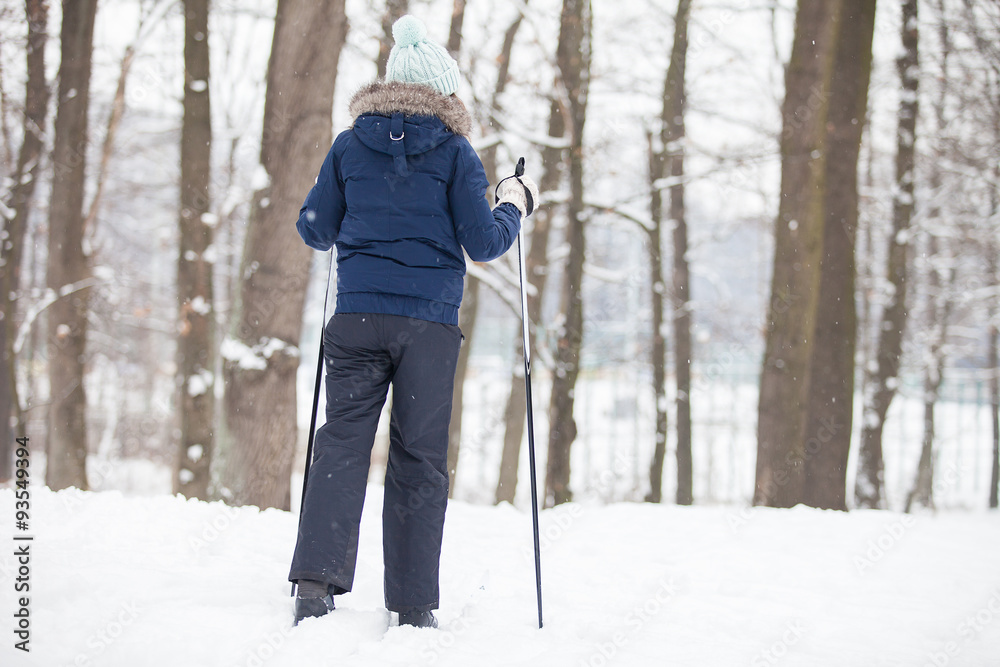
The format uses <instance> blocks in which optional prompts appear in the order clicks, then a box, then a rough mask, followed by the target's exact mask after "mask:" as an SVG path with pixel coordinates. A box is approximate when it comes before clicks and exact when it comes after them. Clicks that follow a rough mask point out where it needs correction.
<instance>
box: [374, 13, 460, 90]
mask: <svg viewBox="0 0 1000 667" xmlns="http://www.w3.org/2000/svg"><path fill="white" fill-rule="evenodd" d="M392 37H393V39H394V40H395V41H396V45H395V46H393V47H392V51H390V52H389V61H388V62H387V63H386V66H385V80H386V81H403V82H406V83H422V84H424V85H425V86H430V87H431V88H433V89H434V90H436V91H438V92H439V93H441V94H442V95H451V94H452V93H454V92H455V91H457V90H458V63H457V62H455V59H454V58H452V57H451V55H449V54H448V51H446V50H445V48H444V47H442V46H440V45H439V44H435V43H434V42H432V41H430V40H428V39H427V26H425V25H424V24H423V21H421V20H420V19H418V18H417V17H415V16H411V15H409V14H407V15H406V16H403V17H402V18H400V19H399V20H398V21H396V22H395V23H394V24H393V26H392Z"/></svg>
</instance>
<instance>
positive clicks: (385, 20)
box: [375, 0, 410, 79]
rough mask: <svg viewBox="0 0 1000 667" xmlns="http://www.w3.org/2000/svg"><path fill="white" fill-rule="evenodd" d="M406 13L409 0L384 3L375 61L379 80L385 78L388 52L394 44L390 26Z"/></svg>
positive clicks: (408, 8)
mask: <svg viewBox="0 0 1000 667" xmlns="http://www.w3.org/2000/svg"><path fill="white" fill-rule="evenodd" d="M408 11H410V0H386V2H385V13H384V14H382V35H381V36H380V37H379V40H378V60H376V61H375V65H376V68H377V71H378V78H380V79H382V78H385V67H386V64H387V63H388V62H389V52H390V51H392V45H393V43H394V40H393V37H392V25H393V24H394V23H395V22H396V21H398V20H399V18H400V17H401V16H403V15H404V14H406V13H407V12H408Z"/></svg>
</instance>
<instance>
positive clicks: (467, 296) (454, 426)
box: [448, 0, 496, 498]
mask: <svg viewBox="0 0 1000 667" xmlns="http://www.w3.org/2000/svg"><path fill="white" fill-rule="evenodd" d="M458 2H459V0H456V5H455V10H456V11H457V10H458V9H459V7H458ZM461 9H462V13H461V15H453V16H452V22H451V32H450V34H449V36H448V50H449V51H450V52H451V54H452V55H453V56H457V54H458V52H459V51H461V49H462V30H461V21H462V20H463V19H464V18H465V4H464V2H463V3H462V7H461ZM456 20H457V21H458V23H457V24H456ZM483 166H484V168H486V169H487V172H486V178H487V179H489V181H490V182H491V183H492V182H494V178H495V176H496V171H495V169H494V171H493V172H492V173H491V172H490V171H488V169H489V166H490V165H488V164H486V163H485V162H484V164H483ZM494 166H495V161H494ZM486 196H487V197H489V192H488V191H487V193H486ZM479 288H480V282H479V279H478V278H476V277H474V276H470V275H468V274H466V276H465V284H464V286H463V288H462V307H461V308H459V311H458V328H459V329H461V330H462V336H463V337H464V340H463V341H462V347H461V348H459V350H458V361H457V362H455V385H454V386H453V387H452V390H451V421H450V422H449V423H448V497H449V498H453V497H454V496H455V487H456V484H455V476H456V474H457V473H458V456H459V453H460V452H461V448H462V413H463V411H464V410H465V377H466V374H467V373H468V371H469V355H470V354H471V353H472V337H473V335H474V334H475V332H476V315H477V314H478V313H479Z"/></svg>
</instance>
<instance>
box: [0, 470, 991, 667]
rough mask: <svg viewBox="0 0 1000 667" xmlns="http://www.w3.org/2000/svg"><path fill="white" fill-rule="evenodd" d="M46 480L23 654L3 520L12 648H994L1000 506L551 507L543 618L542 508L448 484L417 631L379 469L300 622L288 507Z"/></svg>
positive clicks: (15, 655)
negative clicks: (431, 619) (320, 595)
mask: <svg viewBox="0 0 1000 667" xmlns="http://www.w3.org/2000/svg"><path fill="white" fill-rule="evenodd" d="M32 491H33V493H32V512H31V514H32V524H31V530H30V533H31V534H32V535H33V536H34V540H33V541H32V542H31V543H30V544H31V547H30V553H31V561H30V585H31V591H30V597H31V601H30V610H31V644H30V646H31V652H30V653H27V654H26V653H22V652H20V651H17V650H15V649H14V648H13V644H14V641H15V637H14V636H13V634H12V631H13V629H14V618H13V613H14V599H13V598H14V596H13V595H12V594H11V593H12V589H13V584H14V579H15V577H16V576H17V570H16V568H17V564H16V563H15V559H14V557H13V552H14V548H15V546H14V545H15V542H14V540H13V535H12V534H11V533H12V527H11V525H12V523H13V521H12V520H7V519H5V520H4V521H3V522H2V525H3V528H2V529H0V540H2V542H3V549H2V552H0V553H2V556H0V580H2V581H0V587H2V589H3V595H2V596H0V600H2V603H0V618H3V619H5V620H4V621H3V624H4V625H5V626H7V627H5V628H4V632H3V634H4V636H5V640H4V641H3V645H2V648H0V664H2V665H4V666H21V665H38V666H43V667H57V666H69V665H73V666H80V667H85V666H89V665H100V666H109V667H113V666H118V665H120V666H122V667H134V666H147V665H148V666H153V667H155V666H163V667H168V666H169V667H177V666H180V665H184V666H185V667H187V666H201V665H205V666H210V667H228V666H234V667H235V666H241V667H242V666H247V667H253V666H261V665H268V666H272V665H273V666H274V667H278V666H282V665H295V666H296V667H301V666H303V665H310V666H312V665H316V666H318V665H365V666H367V665H372V666H374V665H380V666H381V665H441V666H445V665H462V666H466V665H545V666H546V667H548V666H553V667H557V666H560V665H566V666H567V667H570V666H571V667H584V666H587V667H591V666H592V667H599V666H603V665H692V666H697V667H714V666H719V667H731V666H733V665H751V666H753V667H756V666H761V665H768V666H771V665H789V666H792V665H804V666H809V667H822V666H826V665H829V666H830V667H845V666H855V665H858V666H876V665H901V666H902V665H906V666H909V665H913V666H919V667H923V666H924V665H936V666H939V667H940V666H942V665H954V666H960V665H965V666H976V667H979V666H986V665H997V664H1000V569H998V568H997V562H998V561H997V554H998V553H1000V517H998V516H997V515H996V514H987V513H942V514H937V515H917V516H904V515H899V514H894V513H887V512H864V511H855V512H851V513H837V512H823V511H818V510H811V509H804V508H796V509H793V510H784V511H781V510H765V509H747V508H743V509H741V508H738V507H689V508H681V507H675V506H652V505H648V504H613V505H588V504H569V505H563V506H561V507H559V508H557V509H554V510H546V511H544V512H543V513H542V519H541V526H542V544H543V554H542V558H543V563H542V566H543V580H544V596H545V600H544V601H545V627H544V629H542V630H538V629H537V627H536V618H535V613H536V612H535V597H534V595H535V594H534V577H533V561H532V557H531V550H530V547H531V521H530V517H529V516H528V515H527V514H526V513H523V512H521V511H520V510H517V509H514V508H512V507H510V506H500V507H483V506H474V505H469V504H465V503H453V504H452V505H451V506H450V508H449V514H448V521H447V525H446V530H445V544H444V553H443V557H442V558H443V562H442V582H441V583H442V599H441V609H440V611H439V612H438V617H439V619H440V621H441V627H440V628H438V629H436V630H417V629H414V628H399V627H396V626H395V625H394V623H395V621H394V619H393V618H392V617H391V615H390V614H389V613H387V612H386V611H385V609H384V607H383V606H382V593H381V590H382V583H381V574H382V568H381V558H380V555H381V548H380V542H381V540H380V530H379V515H380V512H381V488H379V487H376V486H373V487H371V488H370V489H369V498H368V504H367V506H366V509H365V517H364V524H363V528H362V544H361V562H360V564H359V570H358V576H357V580H356V587H355V591H354V592H353V593H351V594H348V595H346V596H343V597H341V598H339V599H338V603H339V609H338V610H337V611H335V612H334V613H333V614H331V615H330V616H327V617H324V618H321V619H310V620H308V621H305V622H303V623H302V624H301V625H300V626H298V627H293V626H292V624H291V613H292V600H291V598H290V597H289V587H288V584H287V583H286V581H285V576H286V573H287V567H288V559H289V556H290V554H291V550H292V545H293V538H294V533H295V521H296V517H295V515H293V514H289V513H287V512H281V511H276V510H267V511H263V512H260V511H258V510H257V509H255V508H231V507H227V506H225V505H222V504H221V503H211V504H209V503H204V502H198V501H189V500H184V499H182V498H179V497H170V496H166V495H158V496H152V497H136V496H124V495H122V494H121V493H119V492H115V491H109V492H102V493H83V492H79V491H76V490H67V491H62V492H59V493H54V492H51V491H48V490H47V489H44V488H33V489H32ZM0 499H2V503H0V512H2V513H3V515H4V516H5V517H13V512H14V507H13V505H14V494H13V492H12V491H11V490H9V489H4V490H0ZM17 544H22V543H17Z"/></svg>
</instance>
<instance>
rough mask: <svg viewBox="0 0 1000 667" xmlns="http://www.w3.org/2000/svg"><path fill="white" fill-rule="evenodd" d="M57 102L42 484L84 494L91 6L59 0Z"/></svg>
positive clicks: (88, 0) (83, 0)
mask: <svg viewBox="0 0 1000 667" xmlns="http://www.w3.org/2000/svg"><path fill="white" fill-rule="evenodd" d="M62 9H63V19H62V35H61V53H62V61H61V62H60V64H59V98H58V105H57V110H56V121H55V139H54V147H53V151H52V162H53V165H54V174H53V177H52V201H51V204H50V206H49V260H48V268H47V271H46V282H47V284H48V287H49V289H51V290H53V291H54V292H55V293H56V294H59V295H60V298H59V299H58V300H56V302H55V303H53V304H52V306H50V308H49V313H48V318H49V321H48V334H49V335H48V350H49V387H50V396H51V404H50V406H49V415H48V440H47V442H46V455H47V457H46V458H47V465H46V469H45V483H46V484H47V485H48V486H49V487H50V488H52V489H57V490H58V489H64V488H66V487H69V486H75V487H78V488H81V489H86V488H87V470H86V459H87V420H86V409H87V395H86V392H85V390H84V384H83V378H84V372H85V359H86V356H85V355H86V346H87V313H88V311H89V303H90V288H89V287H86V286H85V285H86V282H87V281H88V279H89V278H90V267H89V262H88V260H87V255H86V253H85V252H84V248H83V240H84V216H83V196H84V186H85V168H86V148H87V117H88V114H87V111H88V110H87V106H88V103H89V101H90V70H91V56H92V54H93V37H94V20H95V17H96V15H97V0H63V3H62Z"/></svg>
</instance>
